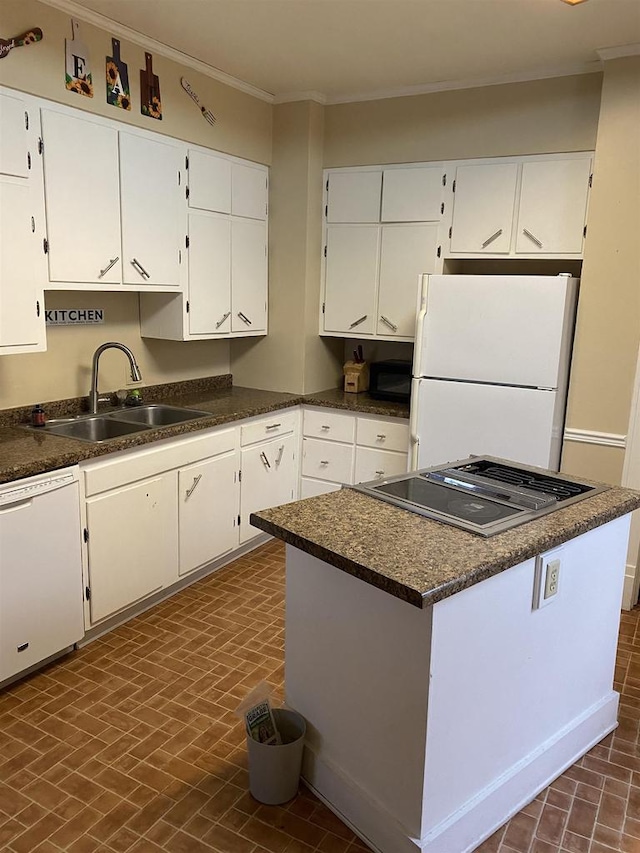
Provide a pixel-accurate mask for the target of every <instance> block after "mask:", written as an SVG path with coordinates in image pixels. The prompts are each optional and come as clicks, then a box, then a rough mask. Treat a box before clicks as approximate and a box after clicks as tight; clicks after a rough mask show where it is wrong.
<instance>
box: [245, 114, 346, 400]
mask: <svg viewBox="0 0 640 853" xmlns="http://www.w3.org/2000/svg"><path fill="white" fill-rule="evenodd" d="M322 119H323V115H322V108H321V107H319V106H318V105H317V104H313V103H310V102H308V101H307V102H298V103H293V104H282V105H279V106H276V107H275V108H274V122H273V162H272V167H271V177H270V185H269V194H270V200H269V334H268V336H267V337H266V338H262V339H259V340H251V339H244V340H236V341H233V343H232V348H231V352H232V365H231V366H232V372H233V376H234V382H236V383H237V384H239V385H249V386H252V387H259V388H268V389H269V390H272V391H289V392H291V393H296V394H299V393H303V392H305V391H312V390H313V391H319V390H323V389H324V388H328V387H331V386H333V385H335V384H337V382H338V373H339V369H338V366H339V364H341V356H340V355H339V351H340V350H341V346H339V344H340V342H339V341H326V340H325V339H323V338H320V337H319V336H318V310H319V302H320V246H321V234H322V220H321V212H322V131H323V121H322Z"/></svg>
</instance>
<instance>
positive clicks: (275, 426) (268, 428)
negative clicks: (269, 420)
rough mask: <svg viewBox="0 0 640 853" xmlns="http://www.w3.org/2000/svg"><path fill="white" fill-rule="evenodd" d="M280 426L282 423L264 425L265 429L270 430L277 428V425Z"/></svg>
mask: <svg viewBox="0 0 640 853" xmlns="http://www.w3.org/2000/svg"><path fill="white" fill-rule="evenodd" d="M281 426H282V424H269V426H266V427H265V429H266V430H270V429H278V428H279V427H281Z"/></svg>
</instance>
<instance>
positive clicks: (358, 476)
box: [354, 447, 407, 483]
mask: <svg viewBox="0 0 640 853" xmlns="http://www.w3.org/2000/svg"><path fill="white" fill-rule="evenodd" d="M406 470H407V454H406V453H397V452H396V451H394V450H374V449H373V448H372V447H356V470H355V477H354V482H355V483H366V482H368V481H369V480H381V479H382V478H383V477H395V476H396V474H404V473H405V472H406Z"/></svg>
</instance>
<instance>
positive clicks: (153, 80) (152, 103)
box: [140, 53, 162, 121]
mask: <svg viewBox="0 0 640 853" xmlns="http://www.w3.org/2000/svg"><path fill="white" fill-rule="evenodd" d="M144 61H145V63H146V67H145V68H142V69H140V101H141V103H140V112H141V113H142V115H143V116H149V117H150V118H155V119H158V120H159V121H162V102H161V100H160V81H159V80H158V75H157V74H154V73H153V68H152V67H151V65H152V62H153V56H152V55H151V54H150V53H145V55H144Z"/></svg>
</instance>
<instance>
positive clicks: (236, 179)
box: [231, 160, 268, 219]
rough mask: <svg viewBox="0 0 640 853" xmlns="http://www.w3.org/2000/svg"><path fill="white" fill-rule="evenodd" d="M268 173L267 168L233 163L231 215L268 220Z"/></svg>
mask: <svg viewBox="0 0 640 853" xmlns="http://www.w3.org/2000/svg"><path fill="white" fill-rule="evenodd" d="M267 198H268V172H267V169H266V167H265V166H257V165H256V166H254V165H253V164H248V163H247V164H245V163H238V162H237V161H235V160H234V161H232V163H231V213H233V215H234V216H244V217H247V218H249V219H266V218H267V209H268V208H267Z"/></svg>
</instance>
